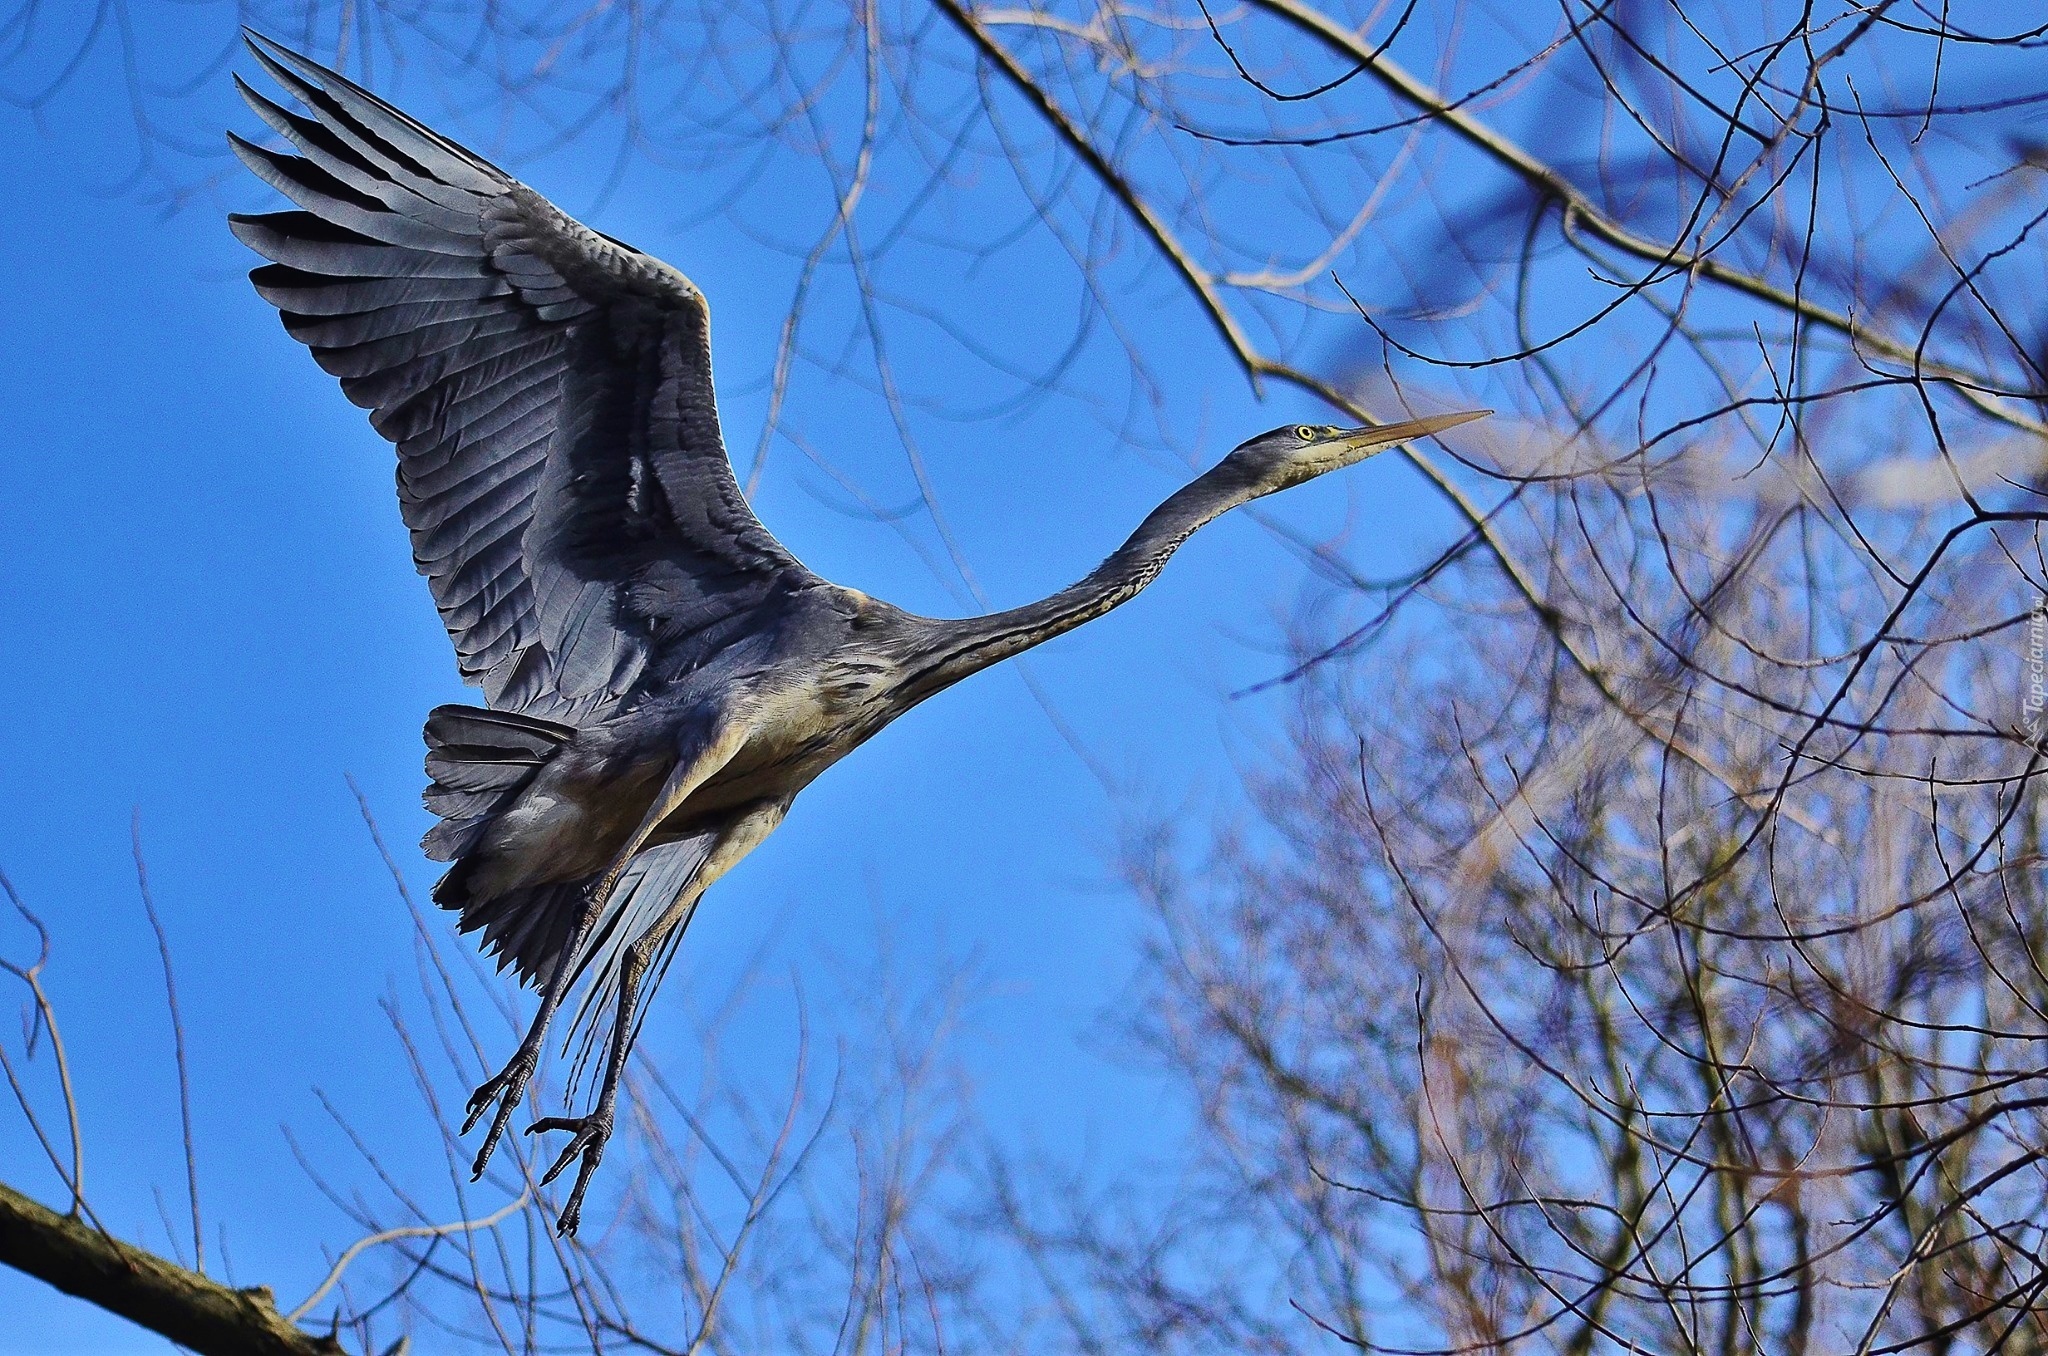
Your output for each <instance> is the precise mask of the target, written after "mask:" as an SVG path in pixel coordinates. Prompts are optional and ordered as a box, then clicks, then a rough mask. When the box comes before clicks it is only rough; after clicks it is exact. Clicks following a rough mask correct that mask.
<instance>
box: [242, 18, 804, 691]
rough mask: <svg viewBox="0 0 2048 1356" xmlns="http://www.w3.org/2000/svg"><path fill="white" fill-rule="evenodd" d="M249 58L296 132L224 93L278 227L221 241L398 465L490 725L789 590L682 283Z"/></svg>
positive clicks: (352, 106) (277, 50)
mask: <svg viewBox="0 0 2048 1356" xmlns="http://www.w3.org/2000/svg"><path fill="white" fill-rule="evenodd" d="M249 43H250V47H251V49H252V50H253V51H254V52H255V54H256V57H257V59H258V60H259V61H261V62H262V63H263V66H264V67H265V69H266V70H268V71H269V73H270V74H271V75H272V76H273V77H274V78H275V79H276V80H277V82H278V84H279V85H281V86H283V88H284V89H285V90H286V91H287V92H288V93H289V94H290V95H291V96H292V97H293V98H295V99H296V100H297V101H298V102H299V103H301V104H302V105H304V106H305V108H306V110H307V113H308V114H310V116H301V115H300V114H296V113H292V112H289V111H287V110H286V109H284V108H281V107H279V106H278V105H277V104H275V103H273V102H271V101H270V100H269V99H266V98H264V97H263V96H262V95H260V94H258V93H256V92H255V91H253V90H251V89H250V88H249V87H248V86H247V85H243V86H242V93H243V97H245V98H246V99H248V101H249V103H250V106H251V107H253V108H254V109H255V110H256V112H257V113H258V115H260V116H261V117H262V119H263V120H264V121H265V122H266V123H268V124H269V125H270V126H271V128H272V129H273V130H275V131H276V132H277V133H278V135H279V136H281V137H283V138H284V139H285V140H286V141H288V142H289V143H291V145H292V146H293V147H294V148H296V150H297V151H298V154H296V155H293V154H290V153H287V152H280V151H272V150H268V149H265V148H263V147H260V146H256V145H253V144H251V143H249V142H247V141H244V140H242V139H240V138H238V137H231V138H230V139H231V140H232V141H233V143H234V147H235V150H236V152H237V153H238V154H239V155H240V156H241V157H242V160H243V161H244V163H246V164H247V165H248V166H249V168H250V169H252V170H254V171H255V172H256V173H257V174H258V175H259V176H261V177H262V178H263V179H264V180H265V181H267V182H268V183H270V184H272V185H273V186H275V187H276V188H277V189H278V190H279V191H280V192H282V193H283V194H285V195H286V196H287V197H289V198H291V199H292V200H293V201H294V202H296V203H297V204H298V205H299V208H300V209H301V210H299V211H290V212H275V213H270V214H268V215H263V216H239V215H238V216H235V217H234V218H232V221H233V225H234V231H235V234H236V235H237V236H239V237H240V238H241V239H242V240H243V241H244V242H245V243H246V244H248V245H249V246H250V247H251V248H252V249H254V250H255V251H256V252H257V253H259V254H261V255H263V256H264V257H265V258H267V259H270V260H272V261H273V262H272V263H270V264H268V265H265V266H263V267H260V268H258V269H256V270H255V271H254V272H253V273H252V274H251V275H250V276H251V278H252V279H253V280H254V282H255V284H256V290H257V291H258V292H260V293H261V294H262V295H263V297H264V298H265V299H266V300H268V301H269V302H271V303H272V304H273V305H275V306H276V307H277V308H278V309H279V310H280V311H281V312H282V313H283V318H284V324H285V328H286V329H287V330H288V331H289V332H290V333H291V335H292V337H293V338H295V339H298V340H299V341H300V342H301V343H304V344H305V345H306V346H307V347H308V348H310V349H311V350H312V351H313V356H314V358H315V359H317V360H318V361H319V363H320V365H321V366H322V367H323V368H325V369H326V370H327V371H329V372H331V373H333V374H334V375H335V376H337V377H339V378H340V379H341V387H342V390H343V391H345V392H346V393H347V395H348V397H349V399H350V400H352V401H354V402H355V403H356V404H358V405H360V406H362V407H364V408H365V409H368V410H369V411H370V422H371V424H372V425H373V426H374V427H375V428H376V430H377V431H378V432H379V433H381V434H383V435H384V436H385V437H386V438H389V439H390V440H391V441H392V442H394V443H396V444H397V445H398V498H399V505H400V507H401V509H402V511H403V513H404V516H405V522H406V526H407V527H408V528H410V529H411V531H412V546H413V559H414V560H415V561H416V562H417V563H418V565H419V569H420V573H422V574H424V575H425V576H426V577H427V579H428V581H429V584H430V585H431V587H432V589H433V593H434V601H435V603H436V604H438V605H439V607H440V610H441V618H442V620H443V621H444V622H445V623H446V624H447V627H448V634H449V636H450V637H451V638H452V639H453V640H454V642H455V652H456V656H457V660H458V662H459V663H460V665H461V668H462V675H463V678H464V679H465V680H466V681H468V682H471V683H475V684H479V685H481V686H482V687H483V689H484V692H485V695H486V697H487V698H488V700H489V701H490V703H491V705H492V706H494V707H499V708H504V709H513V710H522V711H530V712H534V713H536V714H546V715H555V716H566V717H568V718H571V719H573V718H575V716H576V715H577V714H579V713H588V712H593V711H599V710H602V709H603V708H604V707H605V706H607V705H608V704H609V703H610V702H612V701H613V700H615V699H616V698H617V697H619V696H620V695H621V694H623V693H625V692H626V691H627V690H629V688H630V687H631V685H632V683H633V680H634V678H635V677H636V676H637V675H638V674H639V672H640V671H641V669H642V668H643V667H644V665H645V664H646V662H647V659H648V654H649V651H650V649H651V648H652V646H653V645H654V644H655V643H657V641H659V642H660V643H661V644H662V645H663V646H664V648H669V647H675V646H681V647H687V646H689V645H691V644H692V643H695V644H698V645H700V646H703V647H705V648H706V649H708V648H709V647H711V646H713V645H715V644H716V643H717V641H718V638H719V637H720V636H721V635H722V634H727V633H729V632H730V631H731V629H732V623H733V622H734V621H735V620H736V619H738V618H740V617H741V616H742V615H743V614H745V613H746V612H748V611H750V610H751V609H753V608H755V607H758V606H760V605H761V604H762V603H763V602H764V601H765V600H766V599H767V598H768V597H769V596H770V595H771V594H772V593H773V592H774V591H775V590H776V589H777V587H778V585H782V584H787V583H790V582H793V577H794V579H795V580H803V579H808V578H810V576H809V574H808V572H807V571H805V570H804V568H803V567H802V566H801V565H800V564H798V562H797V561H796V559H795V558H794V557H792V556H791V555H790V554H789V552H788V551H786V550H784V549H783V547H782V546H781V544H780V543H778V542H777V541H776V540H775V539H774V537H772V536H770V535H769V533H768V530H767V529H766V528H764V527H762V526H761V524H760V522H759V520H757V519H756V518H755V517H754V515H753V512H752V510H751V509H749V508H748V506H747V502H746V499H745V497H744V496H743V495H742V494H741V493H740V488H739V485H738V483H737V482H736V481H735V480H734V479H733V474H732V466H731V464H730V462H729V461H728V460H727V458H726V454H725V445H724V442H723V440H722V439H721V438H720V436H719V429H718V410H717V407H716V405H715V404H714V403H713V397H712V388H711V348H710V315H709V311H708V309H707V308H706V306H705V302H704V297H703V294H702V293H700V292H699V291H698V290H697V288H696V287H695V285H693V284H692V283H691V282H690V280H689V279H688V278H685V277H684V276H683V275H682V274H681V273H679V272H677V271H676V270H675V269H673V268H670V267H669V266H668V265H666V264H664V263H662V262H661V261H659V260H657V259H653V258H650V257H648V256H647V255H644V254H641V253H640V252H639V251H637V250H635V249H633V248H631V247H630V246H627V245H623V244H620V243H619V242H618V241H615V240H612V239H610V238H608V237H605V236H601V235H598V234H597V233H596V232H593V231H591V230H589V229H587V228H586V227H584V226H582V225H580V224H579V223H577V222H576V221H574V220H572V219H571V218H569V217H568V216H567V215H566V214H564V213H563V212H561V211H560V210H558V209H557V208H556V207H555V206H554V205H553V204H552V203H550V202H548V201H547V200H546V199H545V198H542V197H541V196H540V195H539V194H537V193H535V192H533V190H531V189H529V188H527V187H526V186H525V185H523V184H521V183H518V182H517V181H515V180H514V179H513V178H511V176H509V175H507V174H506V173H504V171H502V170H500V169H498V168H497V167H496V166H495V165H492V164H491V163H490V162H489V161H487V160H485V159H483V158H482V157H481V156H478V155H476V154H474V153H473V152H471V151H468V150H465V149H464V148H463V147H461V146H458V145H457V144H455V143H454V142H452V141H450V140H448V139H446V138H445V137H442V136H439V135H437V134H436V133H434V132H432V131H429V130H428V129H427V128H426V127H424V126H422V125H420V124H419V123H417V122H415V121H413V120H412V119H411V118H409V117H407V116H406V115H405V114H403V113H401V112H399V111H398V110H397V109H395V108H392V107H391V106H390V105H389V104H386V103H385V102H383V101H382V100H380V99H378V98H377V97H376V96H375V95H372V94H370V93H368V92H366V91H365V90H363V89H361V88H359V87H358V86H356V85H354V84H352V83H351V82H350V81H348V80H347V79H345V78H343V77H342V76H340V75H338V74H336V73H335V72H333V71H330V70H328V69H326V68H325V67H323V66H320V65H319V64H317V63H315V62H313V61H310V60H308V59H306V58H305V57H302V56H298V55H297V54H295V53H292V52H290V51H288V50H286V49H284V48H281V47H278V46H276V45H275V44H273V43H270V42H267V41H265V40H263V39H260V38H257V37H256V36H254V35H253V34H252V35H251V36H250V39H249Z"/></svg>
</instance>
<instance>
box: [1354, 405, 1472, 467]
mask: <svg viewBox="0 0 2048 1356" xmlns="http://www.w3.org/2000/svg"><path fill="white" fill-rule="evenodd" d="M1492 413H1493V411H1492V410H1459V411H1458V412H1457V413H1455V414H1432V415H1430V416H1429V417H1428V418H1426V419H1410V420H1409V421H1408V422H1407V423H1405V424H1381V425H1379V426H1378V427H1376V428H1350V429H1345V430H1344V431H1343V432H1341V433H1339V434H1337V435H1336V436H1335V437H1333V438H1331V439H1330V440H1329V441H1330V442H1333V443H1336V444H1338V445H1339V446H1341V447H1342V448H1343V449H1344V450H1345V451H1346V452H1347V453H1350V454H1351V455H1352V456H1354V457H1359V456H1364V455H1366V454H1368V453H1372V452H1382V451H1385V450H1386V449H1387V448H1390V447H1394V446H1396V445H1398V444H1400V443H1407V442H1413V441H1415V440H1416V439H1417V438H1427V437H1429V436H1430V435H1431V434H1432V433H1442V432H1443V431H1444V430H1445V429H1447V428H1456V427H1457V426H1458V425H1460V424H1469V423H1471V422H1472V421H1473V420H1474V419H1484V418H1485V417H1486V416H1487V415H1489V414H1492Z"/></svg>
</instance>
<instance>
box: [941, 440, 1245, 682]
mask: <svg viewBox="0 0 2048 1356" xmlns="http://www.w3.org/2000/svg"><path fill="white" fill-rule="evenodd" d="M1263 492H1264V491H1263V490H1261V489H1260V488H1258V487H1257V486H1255V485H1254V484H1253V483H1252V481H1251V479H1250V478H1249V477H1248V476H1247V475H1246V474H1245V472H1244V471H1243V470H1242V469H1241V468H1239V467H1237V466H1234V465H1233V464H1232V463H1231V462H1230V461H1229V460H1228V459H1226V460H1224V461H1222V462H1219V463H1218V464H1217V465H1215V466H1212V467H1210V468H1209V469H1208V470H1207V471H1205V472H1203V473H1202V474H1201V475H1199V476H1197V477H1195V479H1193V480H1191V481H1189V482H1188V483H1187V484H1185V485H1183V486H1181V487H1180V488H1179V489H1178V490H1176V491H1174V492H1173V494H1171V495H1170V496H1168V497H1167V500H1166V502H1165V503H1163V504H1161V505H1160V506H1159V507H1158V508H1156V509H1153V510H1152V512H1151V513H1149V514H1147V515H1146V517H1145V521H1144V522H1142V523H1140V524H1139V525H1138V530H1137V531H1135V532H1133V533H1132V534H1131V535H1130V538H1129V539H1128V540H1127V541H1125V542H1124V544H1123V545H1122V546H1119V547H1117V549H1116V550H1115V551H1113V552H1111V553H1110V556H1109V558H1108V559H1107V560H1104V561H1103V562H1102V563H1101V564H1100V565H1098V566H1096V567H1095V568H1094V569H1093V570H1091V571H1089V573H1088V575H1087V577H1086V578H1084V579H1081V580H1079V581H1077V582H1075V583H1073V584H1069V585H1068V586H1067V587H1066V588H1063V589H1061V590H1060V591H1059V592H1058V593H1055V594H1053V595H1051V596H1050V597H1046V598H1041V599H1039V600H1038V601H1037V602H1035V603H1026V604H1025V605H1024V606H1022V607H1013V608H1010V609H1008V610H1007V611H1003V612H991V613H989V614H988V615H987V616H983V617H967V618H963V619H961V620H959V621H940V622H934V623H932V625H933V626H935V627H937V628H939V634H938V638H937V643H936V644H934V645H932V647H931V652H930V662H929V664H928V665H926V666H923V668H922V671H921V672H920V673H919V674H918V676H917V677H916V678H914V679H913V680H912V682H911V684H910V687H911V688H912V689H913V690H914V696H913V700H922V699H923V698H924V697H927V696H929V695H931V694H932V693H934V692H937V691H939V690H940V689H941V688H945V687H948V686H950V685H952V684H953V683H957V682H959V681H960V680H961V679H963V678H966V677H968V676H970V675H971V674H975V673H978V672H980V671H981V670H982V669H985V668H987V667H988V666H989V665H991V664H998V663H1001V662H1002V661H1003V660H1005V659H1008V658H1009V657H1010V656H1012V655H1015V654H1021V653H1022V652H1023V651H1025V650H1028V649H1030V648H1031V647H1032V646H1034V645H1040V644H1043V643H1044V642H1046V641H1048V640H1051V639H1052V638H1053V637H1055V636H1060V635H1065V634H1066V633H1067V632H1069V631H1071V630H1073V629H1074V628H1075V627H1077V626H1080V625H1081V624H1082V623H1084V622H1090V621H1093V620H1095V618H1097V617H1100V616H1101V615H1103V614H1104V613H1105V612H1108V611H1110V610H1111V609H1112V608H1115V607H1118V606H1120V605H1122V604H1123V603H1126V602H1128V601H1130V600H1131V599H1132V598H1134V597H1136V596H1137V594H1138V591H1139V590H1140V589H1142V588H1144V587H1145V586H1146V585H1147V584H1149V583H1151V582H1152V581H1153V580H1154V579H1156V578H1158V577H1159V572H1160V571H1161V570H1162V569H1164V568H1165V567H1166V562H1167V559H1168V558H1169V557H1171V556H1172V555H1173V553H1174V552H1175V551H1176V550H1178V549H1179V548H1180V544H1181V543H1182V542H1184V541H1186V540H1187V539H1188V538H1189V537H1190V536H1192V535H1193V534H1194V532H1195V529H1197V528H1199V527H1201V526H1202V525H1203V524H1204V523H1208V522H1212V521H1214V520H1215V519H1216V518H1217V517H1219V516H1221V515H1222V514H1224V513H1227V512H1229V511H1230V510H1231V509H1233V508H1236V507H1237V506H1238V505H1239V504H1243V503H1247V502H1249V501H1251V500H1253V499H1256V498H1258V497H1259V495H1260V494H1261V493H1263Z"/></svg>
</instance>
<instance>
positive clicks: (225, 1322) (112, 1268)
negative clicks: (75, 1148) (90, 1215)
mask: <svg viewBox="0 0 2048 1356" xmlns="http://www.w3.org/2000/svg"><path fill="white" fill-rule="evenodd" d="M0 1263H4V1264H6V1265H7V1266H11V1267H13V1268H15V1269H16V1270H18V1271H23V1272H26V1273H27V1274H29V1275H31V1276H34V1277H35V1278H36V1279H38V1280H41V1281H46V1282H48V1283H49V1284H51V1285H53V1286H55V1287H56V1288H57V1289H59V1290H62V1291H63V1292H65V1293H66V1294H68V1295H76V1296H78V1297H79V1298H80V1299H82V1300H85V1301H86V1302H88V1303H90V1304H94V1305H97V1306H99V1307H100V1308H102V1309H105V1310H106V1311H107V1312H109V1313H114V1314H119V1315H121V1317H123V1318H125V1319H128V1320H129V1321H131V1322H134V1323H139V1324H141V1325H142V1326H143V1327H145V1328H148V1329H149V1330H150V1331H151V1332H155V1333H161V1334H162V1335H163V1336H165V1337H168V1338H169V1339H170V1340H171V1341H173V1342H176V1343H177V1344H178V1345H179V1346H182V1347H188V1348H190V1349H191V1350H193V1351H196V1352H200V1353H202V1356H338V1353H340V1352H341V1350H342V1347H341V1344H340V1343H339V1342H337V1341H335V1340H334V1339H333V1338H332V1337H316V1336H314V1335H313V1334H312V1333H309V1332H306V1331H304V1330H303V1329H301V1328H298V1327H295V1326H293V1325H292V1324H290V1323H287V1322H286V1321H285V1320H284V1317H283V1316H282V1315H280V1314H279V1313H278V1312H277V1306H276V1305H275V1304H274V1303H273V1302H272V1300H271V1297H270V1291H269V1290H268V1289H267V1288H265V1287H262V1286H258V1287H256V1288H254V1289H250V1290H236V1289H233V1288H232V1287H230V1286H225V1285H222V1284H220V1283H219V1282H218V1281H213V1280H209V1279H207V1278H206V1277H204V1276H201V1275H200V1274H198V1273H197V1272H194V1271H187V1270H186V1269H185V1268H183V1267H181V1266H177V1265H175V1264H174V1263H171V1262H167V1261H165V1260H164V1259H163V1258H161V1257H158V1256H156V1255H155V1254H154V1253H149V1252H144V1251H143V1250H142V1249H140V1248H136V1247H131V1246H130V1245H128V1244H126V1243H123V1242H121V1241H120V1240H119V1239H115V1238H109V1237H108V1236H107V1235H105V1234H103V1233H101V1232H100V1231H99V1230H97V1229H94V1228H92V1227H91V1226H90V1225H88V1224H86V1223H85V1222H84V1221H83V1220H80V1219H76V1218H74V1217H72V1216H69V1215H60V1214H58V1213H57V1212H56V1211H54V1210H51V1209H48V1208H47V1207H45V1206H42V1205H39V1204H38V1203H36V1202H35V1201H32V1200H30V1199H29V1198H28V1197H26V1196H24V1195H22V1194H21V1193H20V1192H18V1191H15V1190H13V1189H11V1188H10V1187H8V1186H6V1185H5V1184H0Z"/></svg>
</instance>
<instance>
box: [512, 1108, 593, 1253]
mask: <svg viewBox="0 0 2048 1356" xmlns="http://www.w3.org/2000/svg"><path fill="white" fill-rule="evenodd" d="M548 1130H569V1131H573V1132H574V1133H573V1134H572V1135H571V1136H570V1137H569V1143H568V1145H567V1147H565V1148H564V1149H563V1150H562V1152H561V1154H560V1156H559V1157H557V1158H556V1159H555V1162H554V1166H553V1167H551V1168H549V1169H548V1170H547V1172H546V1173H544V1174H542V1176H541V1179H540V1184H541V1185H542V1186H546V1185H547V1184H548V1183H550V1182H552V1181H554V1180H555V1179H556V1178H557V1177H560V1176H561V1175H562V1173H563V1172H564V1171H566V1170H567V1168H568V1166H569V1165H570V1164H571V1163H573V1162H575V1161H576V1159H577V1158H578V1157H579V1156H581V1158H582V1159H583V1164H582V1166H581V1167H579V1168H578V1169H577V1170H576V1184H575V1185H574V1186H572V1187H570V1188H569V1200H568V1203H567V1204H566V1205H564V1206H563V1207H562V1213H561V1215H560V1217H559V1218H557V1219H556V1221H555V1232H556V1233H557V1234H559V1235H561V1236H562V1237H563V1238H567V1237H569V1236H570V1235H572V1234H574V1233H575V1232H576V1226H577V1225H578V1224H580V1223H582V1219H583V1193H584V1190H585V1189H586V1188H588V1187H589V1185H590V1178H591V1175H592V1174H594V1173H595V1172H596V1171H597V1164H598V1160H599V1159H601V1158H603V1157H604V1146H605V1143H606V1141H608V1140H609V1139H611V1137H612V1118H611V1116H610V1115H609V1114H607V1113H606V1112H605V1111H603V1110H600V1111H598V1112H596V1113H593V1114H592V1115H589V1116H546V1117H543V1118H541V1119H540V1120H537V1121H535V1122H534V1123H533V1124H532V1125H529V1126H527V1127H526V1133H527V1134H529V1135H538V1134H541V1133H542V1132H544V1131H548Z"/></svg>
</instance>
